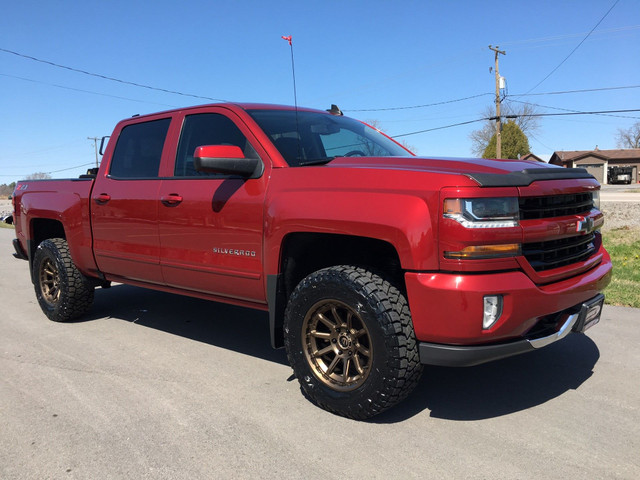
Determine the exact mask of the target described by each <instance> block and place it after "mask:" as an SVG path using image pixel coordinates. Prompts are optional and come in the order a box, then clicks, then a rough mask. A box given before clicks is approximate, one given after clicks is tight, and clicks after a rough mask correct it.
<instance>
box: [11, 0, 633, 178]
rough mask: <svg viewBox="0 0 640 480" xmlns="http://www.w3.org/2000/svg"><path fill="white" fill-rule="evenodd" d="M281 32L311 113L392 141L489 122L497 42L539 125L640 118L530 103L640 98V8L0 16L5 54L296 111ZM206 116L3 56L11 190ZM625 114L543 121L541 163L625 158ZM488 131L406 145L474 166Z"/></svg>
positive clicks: (42, 8)
mask: <svg viewBox="0 0 640 480" xmlns="http://www.w3.org/2000/svg"><path fill="white" fill-rule="evenodd" d="M614 4H615V6H614V7H613V9H612V10H611V11H610V13H609V14H608V15H607V16H606V17H605V18H604V19H603V20H602V21H601V23H600V24H599V25H598V27H597V28H596V30H594V31H593V33H591V35H590V36H588V38H587V39H586V40H584V39H585V37H587V34H588V33H589V32H590V31H591V29H593V27H594V26H595V25H596V24H597V23H598V22H599V21H600V20H601V19H602V17H603V16H604V15H605V14H606V13H607V11H608V10H609V9H610V8H611V7H612V6H613V5H614ZM281 35H292V36H293V46H294V55H295V71H296V83H297V93H298V104H299V105H301V106H308V107H314V108H322V109H325V108H328V107H329V106H330V104H331V103H335V104H337V105H339V106H340V108H342V110H343V111H344V112H345V113H346V114H347V115H350V116H353V117H355V118H359V119H361V120H365V121H367V120H377V121H378V122H379V124H380V126H381V128H382V129H383V130H384V131H385V132H387V133H388V134H390V135H401V134H405V133H410V132H415V131H420V130H426V129H432V128H437V127H442V126H446V125H451V124H455V123H460V122H465V121H468V120H474V119H478V118H481V117H482V116H483V110H484V109H485V108H486V107H487V106H489V105H492V102H493V97H492V95H490V94H491V92H493V91H494V88H495V86H494V85H495V83H494V76H493V74H492V73H490V71H489V67H492V66H493V64H494V56H493V52H491V51H490V50H489V49H488V45H489V44H492V45H499V46H500V48H501V49H504V50H506V53H507V54H506V56H501V57H500V73H501V75H503V76H504V77H505V78H506V79H507V85H508V94H509V95H510V96H511V97H507V100H511V101H515V100H518V101H528V102H534V103H537V104H539V105H544V106H545V108H541V107H538V110H539V111H540V113H545V112H548V113H559V112H562V111H563V110H557V109H570V110H580V111H596V110H620V109H639V108H640V88H625V89H618V90H601V91H597V92H584V93H571V94H556V95H536V96H531V95H530V96H522V97H516V95H518V94H523V93H527V92H530V93H538V94H540V93H547V92H559V91H567V90H584V89H601V88H609V87H628V86H638V85H640V1H639V0H619V1H618V2H617V3H616V1H615V0H603V1H595V0H582V1H562V0H555V1H546V0H541V1H535V2H533V1H504V2H495V1H491V2H490V1H445V2H443V1H430V0H423V1H419V2H418V1H400V0H396V1H381V0H380V1H378V0H371V1H366V2H365V1H332V0H324V1H306V0H305V1H292V0H291V1H286V2H285V1H279V0H269V1H225V2H222V1H215V0H209V1H188V0H185V1H183V2H176V1H172V2H169V1H164V0H155V1H153V2H149V1H144V2H143V1H137V0H126V1H120V0H115V1H110V2H91V1H89V2H87V1H70V0H69V1H55V2H54V1H43V0H39V1H31V0H22V1H20V2H12V1H8V0H2V16H0V49H5V50H11V51H14V52H17V53H20V54H22V55H27V56H32V57H36V58H38V59H41V60H46V61H49V62H53V63H57V64H60V65H64V66H68V67H72V68H75V69H81V70H85V71H88V72H91V73H96V74H101V75H105V76H109V77H114V78H118V79H121V80H125V81H129V82H133V83H138V84H144V85H148V86H152V87H157V88H163V89H167V90H174V91H179V92H183V93H186V94H192V95H199V96H204V97H211V98H216V99H222V100H229V101H251V102H253V101H255V102H265V103H284V104H293V86H292V75H291V56H290V50H289V46H288V44H287V43H286V42H285V41H284V40H282V39H281V38H280V36H281ZM583 40H584V42H583V43H582V44H581V45H580V46H579V47H578V48H577V50H575V52H574V53H573V54H572V55H571V56H570V57H569V58H568V59H566V61H564V63H562V65H560V64H561V62H562V61H563V60H564V59H565V58H566V57H567V55H569V54H570V53H571V52H572V50H574V49H575V48H576V47H577V46H578V45H579V44H580V42H582V41H583ZM558 65H560V67H559V68H558V69H557V70H556V71H555V72H554V73H553V74H552V75H551V76H550V77H549V78H547V79H546V80H545V81H544V82H543V83H542V84H540V85H539V86H537V87H536V88H535V89H534V90H532V91H531V89H532V88H533V87H534V86H535V85H536V84H538V83H539V82H540V81H541V80H542V79H543V78H545V77H546V76H547V75H548V74H549V73H551V72H552V71H553V70H554V69H555V68H556V67H558ZM482 94H486V95H482ZM476 95H482V96H479V97H476V98H473V99H469V100H464V101H458V102H453V103H447V104H445V105H440V106H431V107H422V108H411V109H403V110H383V111H363V110H369V109H384V108H394V107H405V106H416V105H427V104H433V103H437V102H445V101H449V100H457V99H461V98H465V97H470V96H476ZM202 103H209V101H208V100H204V99H199V98H193V97H189V96H180V95H176V94H169V93H164V92H159V91H155V90H150V89H145V88H140V87H135V86H132V85H127V84H122V83H117V82H113V81H109V80H105V79H102V78H97V77H94V76H89V75H85V74H81V73H77V72H73V71H70V70H66V69H63V68H58V67H54V66H51V65H48V64H44V63H40V62H36V61H34V60H30V59H27V58H24V57H20V56H17V55H14V54H11V53H8V52H4V51H0V109H1V112H2V115H1V116H0V183H10V182H12V181H15V180H18V179H19V178H21V177H23V176H25V175H28V174H31V173H34V172H54V173H52V175H53V176H54V177H72V176H77V175H78V174H79V173H83V171H84V170H85V169H86V168H87V166H86V164H90V163H91V162H93V161H95V156H94V147H93V142H92V141H90V140H87V137H101V136H103V135H109V134H110V133H111V130H112V129H113V127H114V125H115V124H116V122H117V121H119V120H121V119H122V118H126V117H129V116H131V115H133V114H138V113H139V114H144V113H151V112H156V111H161V110H166V109H169V108H174V107H182V106H187V105H196V104H202ZM547 107H553V108H554V109H552V108H547ZM620 115H622V117H624V118H621V117H612V116H593V115H592V116H570V117H544V118H542V119H541V122H540V125H541V128H540V130H539V131H538V132H537V133H536V134H535V138H530V139H529V140H530V145H531V148H532V150H533V152H534V153H536V154H538V155H541V156H549V155H550V154H551V153H553V151H555V150H583V149H592V148H594V147H595V146H596V145H598V147H599V148H600V149H607V148H615V147H616V145H615V135H616V132H617V129H618V128H628V127H630V126H631V125H632V124H633V123H635V122H637V121H640V112H635V113H626V114H620ZM480 126H481V124H480V123H475V124H470V125H465V126H459V127H453V128H447V129H441V130H435V131H431V132H427V133H422V134H416V135H411V136H407V137H403V138H404V139H405V140H406V141H407V142H408V143H409V144H410V145H412V146H413V147H415V149H416V150H417V153H418V154H419V155H422V156H448V157H451V156H455V157H461V156H463V157H464V156H470V155H471V142H470V140H469V134H470V132H471V131H473V130H474V129H477V128H479V127H480ZM81 165H82V166H81ZM76 166H81V167H78V168H72V167H76ZM88 166H90V165H88Z"/></svg>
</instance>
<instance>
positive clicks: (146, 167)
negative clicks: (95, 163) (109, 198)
mask: <svg viewBox="0 0 640 480" xmlns="http://www.w3.org/2000/svg"><path fill="white" fill-rule="evenodd" d="M170 123H171V119H170V118H163V119H162V120H154V121H152V122H144V123H136V124H133V125H129V126H126V127H124V128H123V129H122V132H120V136H119V137H118V143H116V148H115V151H114V152H113V159H112V160H111V168H110V169H109V174H110V175H111V176H112V177H116V178H154V177H157V176H158V170H159V169H160V159H161V158H162V148H163V147H164V140H165V138H166V137H167V130H169V124H170Z"/></svg>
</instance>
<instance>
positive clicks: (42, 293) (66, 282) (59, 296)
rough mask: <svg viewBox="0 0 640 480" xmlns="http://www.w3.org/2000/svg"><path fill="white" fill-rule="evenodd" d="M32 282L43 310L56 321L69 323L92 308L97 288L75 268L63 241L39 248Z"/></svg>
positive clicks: (57, 240) (52, 240) (49, 240)
mask: <svg viewBox="0 0 640 480" xmlns="http://www.w3.org/2000/svg"><path fill="white" fill-rule="evenodd" d="M33 280H34V287H35V291H36V298H37V299H38V303H39V304H40V308H42V311H43V312H44V313H45V315H46V316H47V317H49V319H50V320H53V321H54V322H68V321H70V320H73V319H75V318H78V317H80V316H82V315H84V314H85V313H86V312H87V311H88V310H89V309H90V308H91V305H92V303H93V292H94V286H93V285H92V284H91V282H90V281H89V280H88V279H87V277H85V276H84V275H83V274H82V273H80V271H79V270H78V269H77V268H76V266H75V265H74V263H73V260H71V255H70V254H69V246H68V244H67V241H66V240H64V239H62V238H50V239H48V240H45V241H43V242H42V243H41V244H40V245H38V248H37V249H36V253H35V256H34V260H33Z"/></svg>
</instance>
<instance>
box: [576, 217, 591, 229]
mask: <svg viewBox="0 0 640 480" xmlns="http://www.w3.org/2000/svg"><path fill="white" fill-rule="evenodd" d="M592 231H593V218H591V217H580V219H579V220H578V222H577V223H576V232H580V233H591V232H592Z"/></svg>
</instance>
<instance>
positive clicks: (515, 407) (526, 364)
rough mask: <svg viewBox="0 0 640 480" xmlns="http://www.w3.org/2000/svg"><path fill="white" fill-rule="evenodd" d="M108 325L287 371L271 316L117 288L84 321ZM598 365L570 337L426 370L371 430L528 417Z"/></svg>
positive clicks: (99, 298) (582, 342)
mask: <svg viewBox="0 0 640 480" xmlns="http://www.w3.org/2000/svg"><path fill="white" fill-rule="evenodd" d="M105 317H111V318H116V319H120V320H124V321H127V322H133V323H135V324H137V325H141V326H144V327H148V328H154V329H156V330H160V331H163V332H167V333H170V334H173V335H178V336H181V337H185V338H189V339H192V340H195V341H198V342H203V343H207V344H210V345H214V346H217V347H220V348H224V349H228V350H232V351H235V352H238V353H241V354H244V355H250V356H253V357H256V358H260V359H263V360H268V361H270V362H274V363H278V364H281V365H288V363H287V358H286V354H285V352H284V350H283V349H280V350H273V349H272V348H271V345H270V342H269V338H270V337H269V319H268V314H267V313H266V312H261V311H256V310H251V309H247V308H241V307H234V306H232V305H226V304H221V303H216V302H209V301H206V300H200V299H197V298H191V297H184V296H181V295H173V294H169V293H164V292H158V291H154V290H148V289H144V288H138V287H132V286H128V285H116V286H113V287H112V288H110V289H106V290H102V289H98V290H97V291H96V297H95V302H94V306H93V308H92V310H91V312H90V313H89V314H88V315H87V316H85V317H83V318H82V319H81V320H80V321H91V320H97V319H101V318H105ZM599 357H600V352H599V350H598V348H597V346H596V344H595V343H594V342H593V341H592V340H591V339H590V338H589V337H587V336H585V335H569V336H568V337H567V338H565V339H564V340H562V341H560V342H558V343H555V344H552V345H549V346H548V347H545V348H543V349H541V350H539V351H535V352H532V353H528V354H525V355H520V356H516V357H511V358H506V359H503V360H499V361H496V362H492V363H489V364H485V365H479V366H476V367H466V368H447V367H434V366H426V367H425V370H424V374H423V376H422V379H421V381H420V383H419V384H418V386H417V388H416V389H415V391H414V392H413V393H412V394H411V395H410V396H409V398H407V399H406V400H404V401H403V402H402V403H401V404H400V405H398V406H397V407H395V408H393V409H391V410H389V411H387V412H384V413H382V414H381V415H378V416H376V417H374V418H373V419H371V420H370V422H372V423H398V422H403V421H405V420H408V419H409V418H411V417H413V416H415V415H419V414H424V413H425V410H428V411H429V412H430V415H431V416H432V417H435V418H442V419H447V420H457V421H467V420H483V419H488V418H495V417H500V416H502V415H508V414H510V413H514V412H518V411H522V410H526V409H528V408H531V407H535V406H536V405H542V404H544V403H546V402H548V401H549V400H552V399H553V398H556V397H558V396H561V395H562V394H564V393H565V392H567V391H569V390H572V389H577V388H578V387H579V386H580V385H581V384H582V383H583V382H585V381H586V380H587V379H588V378H589V377H591V375H592V374H593V368H594V366H595V364H596V363H597V361H598V359H599ZM293 379H294V377H293V376H291V377H289V378H288V379H283V380H285V381H291V380H293ZM283 383H284V382H283Z"/></svg>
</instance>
